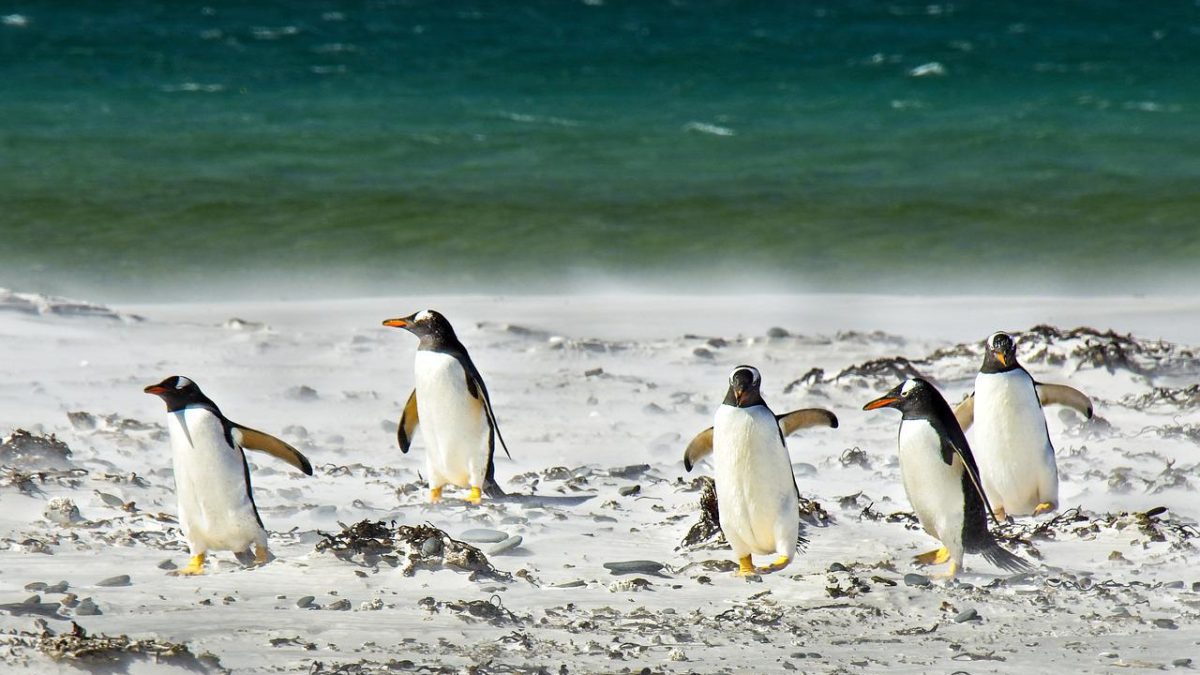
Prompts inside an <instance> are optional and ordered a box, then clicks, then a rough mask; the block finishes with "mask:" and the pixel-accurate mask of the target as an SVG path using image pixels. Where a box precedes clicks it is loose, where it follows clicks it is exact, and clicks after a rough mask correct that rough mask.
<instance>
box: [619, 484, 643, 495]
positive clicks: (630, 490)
mask: <svg viewBox="0 0 1200 675" xmlns="http://www.w3.org/2000/svg"><path fill="white" fill-rule="evenodd" d="M641 491H642V486H641V485H626V486H625V487H623V488H621V489H620V490H617V494H619V495H621V496H622V497H630V496H632V495H636V494H637V493H639V492H641Z"/></svg>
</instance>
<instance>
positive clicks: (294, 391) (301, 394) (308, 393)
mask: <svg viewBox="0 0 1200 675" xmlns="http://www.w3.org/2000/svg"><path fill="white" fill-rule="evenodd" d="M287 397H288V398H290V399H294V400H296V401H315V400H317V399H318V398H320V395H319V394H317V390H316V389H313V388H312V387H310V386H308V385H306V384H302V385H300V386H299V387H292V388H291V389H288V390H287Z"/></svg>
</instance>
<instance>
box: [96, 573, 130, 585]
mask: <svg viewBox="0 0 1200 675" xmlns="http://www.w3.org/2000/svg"><path fill="white" fill-rule="evenodd" d="M96 585H97V586H106V587H110V586H128V585H129V575H128V574H118V575H117V576H115V577H109V578H107V579H101V580H100V581H97V582H96Z"/></svg>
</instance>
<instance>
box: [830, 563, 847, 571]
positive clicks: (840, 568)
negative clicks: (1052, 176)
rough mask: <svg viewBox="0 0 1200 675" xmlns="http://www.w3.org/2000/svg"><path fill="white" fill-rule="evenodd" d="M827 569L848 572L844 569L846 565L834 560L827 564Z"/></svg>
mask: <svg viewBox="0 0 1200 675" xmlns="http://www.w3.org/2000/svg"><path fill="white" fill-rule="evenodd" d="M829 571H830V572H848V571H849V570H848V569H846V566H845V565H843V564H842V563H840V562H835V563H833V564H832V565H830V566H829Z"/></svg>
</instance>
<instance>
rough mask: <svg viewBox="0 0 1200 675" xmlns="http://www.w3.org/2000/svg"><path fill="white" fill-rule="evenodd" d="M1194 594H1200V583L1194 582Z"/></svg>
mask: <svg viewBox="0 0 1200 675" xmlns="http://www.w3.org/2000/svg"><path fill="white" fill-rule="evenodd" d="M1192 592H1193V593H1200V581H1193V582H1192Z"/></svg>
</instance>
